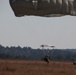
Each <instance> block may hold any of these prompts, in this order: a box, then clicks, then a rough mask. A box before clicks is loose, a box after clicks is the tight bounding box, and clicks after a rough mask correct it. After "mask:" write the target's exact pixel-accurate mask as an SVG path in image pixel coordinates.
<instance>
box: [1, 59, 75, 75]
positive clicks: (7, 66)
mask: <svg viewBox="0 0 76 75" xmlns="http://www.w3.org/2000/svg"><path fill="white" fill-rule="evenodd" d="M0 75H76V65H73V64H72V62H57V61H50V63H49V64H47V63H46V62H44V61H26V60H0Z"/></svg>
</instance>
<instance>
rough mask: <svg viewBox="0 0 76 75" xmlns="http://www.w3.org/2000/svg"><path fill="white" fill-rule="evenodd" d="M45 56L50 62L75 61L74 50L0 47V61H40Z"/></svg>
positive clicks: (75, 52) (75, 53) (75, 50)
mask: <svg viewBox="0 0 76 75" xmlns="http://www.w3.org/2000/svg"><path fill="white" fill-rule="evenodd" d="M46 55H48V56H49V57H50V60H57V61H75V60H76V49H40V48H38V49H33V48H31V47H27V46H26V47H23V48H22V47H20V46H18V47H15V46H11V47H8V46H6V47H4V46H2V45H0V59H25V60H42V59H43V58H44V57H45V56H46Z"/></svg>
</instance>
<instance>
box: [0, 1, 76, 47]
mask: <svg viewBox="0 0 76 75" xmlns="http://www.w3.org/2000/svg"><path fill="white" fill-rule="evenodd" d="M0 44H2V45H3V46H18V45H20V46H21V47H23V46H30V47H32V48H39V47H40V45H41V44H48V45H55V46H56V48H76V17H72V16H64V17H56V18H55V17H54V18H45V17H37V16H25V17H20V18H19V17H15V16H14V13H13V11H12V9H11V7H10V5H9V0H0Z"/></svg>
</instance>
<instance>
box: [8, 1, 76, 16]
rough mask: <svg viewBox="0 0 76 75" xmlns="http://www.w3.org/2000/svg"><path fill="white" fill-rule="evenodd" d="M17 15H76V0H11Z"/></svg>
mask: <svg viewBox="0 0 76 75" xmlns="http://www.w3.org/2000/svg"><path fill="white" fill-rule="evenodd" d="M9 3H10V6H11V8H12V10H13V12H14V14H15V16H16V17H21V16H24V15H35V16H47V17H57V16H63V15H72V16H76V0H9Z"/></svg>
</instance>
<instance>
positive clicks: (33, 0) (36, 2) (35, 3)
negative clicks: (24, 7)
mask: <svg viewBox="0 0 76 75" xmlns="http://www.w3.org/2000/svg"><path fill="white" fill-rule="evenodd" d="M32 3H33V6H34V8H35V10H37V7H38V0H32Z"/></svg>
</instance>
